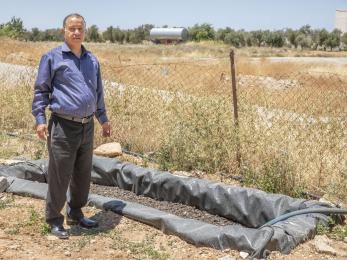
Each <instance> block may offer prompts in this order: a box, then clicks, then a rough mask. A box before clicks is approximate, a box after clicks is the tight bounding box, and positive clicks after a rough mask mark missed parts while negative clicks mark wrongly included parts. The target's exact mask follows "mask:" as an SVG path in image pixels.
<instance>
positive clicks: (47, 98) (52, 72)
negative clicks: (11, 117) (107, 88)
mask: <svg viewBox="0 0 347 260" xmlns="http://www.w3.org/2000/svg"><path fill="white" fill-rule="evenodd" d="M46 107H49V109H50V110H51V111H52V112H55V113H58V114H64V115H69V116H75V117H87V116H90V115H92V114H93V113H95V116H96V118H97V119H98V121H99V122H100V123H101V124H103V123H105V122H107V121H108V119H107V115H106V110H105V102H104V93H103V86H102V81H101V74H100V64H99V62H98V60H97V59H96V57H95V56H94V55H93V54H92V53H91V52H89V51H87V50H86V49H85V48H84V47H83V46H82V53H81V57H80V58H78V57H76V56H75V55H74V54H73V53H72V51H71V49H70V48H69V47H68V45H67V44H66V43H64V44H62V45H61V46H59V47H57V48H54V49H52V50H50V51H49V52H47V53H46V54H44V55H43V56H42V58H41V61H40V65H39V69H38V74H37V78H36V82H35V91H34V99H33V103H32V114H33V116H34V117H35V119H36V124H45V123H46V117H45V109H46Z"/></svg>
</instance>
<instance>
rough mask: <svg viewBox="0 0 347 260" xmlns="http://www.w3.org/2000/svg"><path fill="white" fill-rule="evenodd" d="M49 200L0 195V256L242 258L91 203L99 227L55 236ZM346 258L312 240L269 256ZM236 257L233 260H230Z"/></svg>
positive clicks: (88, 213)
mask: <svg viewBox="0 0 347 260" xmlns="http://www.w3.org/2000/svg"><path fill="white" fill-rule="evenodd" d="M44 206H45V205H44V201H43V200H38V199H33V198H29V197H20V196H15V195H11V194H8V193H1V194H0V259H48V258H49V259H220V258H222V257H224V256H230V257H234V259H242V258H241V257H240V254H239V252H238V251H235V250H226V251H223V252H222V251H218V250H215V249H212V248H206V247H196V246H193V245H191V244H188V243H186V242H185V241H183V240H181V239H180V238H178V237H176V236H172V235H167V234H164V233H162V232H161V231H160V230H157V229H155V228H153V227H151V226H148V225H145V224H142V223H139V222H136V221H133V220H131V219H128V218H125V217H123V216H121V215H118V214H115V213H113V212H105V211H100V210H97V209H95V208H92V207H86V208H85V209H84V213H85V215H86V216H88V217H91V218H93V219H96V220H98V221H99V223H100V226H99V228H97V229H93V230H85V229H81V228H79V227H76V226H72V227H69V226H66V228H67V229H68V230H69V232H70V234H71V236H70V239H68V240H59V239H56V238H55V237H53V236H50V235H49V233H48V230H47V226H46V225H45V223H44V218H43V216H44ZM304 258H308V259H343V258H338V257H335V256H331V255H326V254H319V253H317V252H316V251H315V249H314V248H313V246H312V242H311V241H308V242H306V243H304V244H302V245H300V246H298V247H297V248H296V249H294V250H293V251H292V252H291V254H290V255H281V254H280V253H277V252H273V253H272V254H271V255H270V256H269V259H271V260H272V259H274V260H277V259H304ZM231 259H232V258H231Z"/></svg>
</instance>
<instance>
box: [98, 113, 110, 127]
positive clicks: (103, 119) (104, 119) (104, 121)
mask: <svg viewBox="0 0 347 260" xmlns="http://www.w3.org/2000/svg"><path fill="white" fill-rule="evenodd" d="M98 121H99V123H100V124H101V125H103V124H104V123H106V122H108V118H107V116H106V114H104V115H101V116H100V117H99V118H98Z"/></svg>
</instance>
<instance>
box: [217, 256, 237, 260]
mask: <svg viewBox="0 0 347 260" xmlns="http://www.w3.org/2000/svg"><path fill="white" fill-rule="evenodd" d="M218 260H236V258H235V257H234V256H230V255H226V256H222V257H219V258H218Z"/></svg>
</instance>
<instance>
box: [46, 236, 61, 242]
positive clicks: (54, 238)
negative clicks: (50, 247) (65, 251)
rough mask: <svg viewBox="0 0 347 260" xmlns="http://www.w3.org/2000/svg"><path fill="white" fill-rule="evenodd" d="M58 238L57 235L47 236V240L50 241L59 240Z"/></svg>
mask: <svg viewBox="0 0 347 260" xmlns="http://www.w3.org/2000/svg"><path fill="white" fill-rule="evenodd" d="M57 239H58V238H57V237H56V236H53V235H48V236H47V240H49V241H54V240H57Z"/></svg>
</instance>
